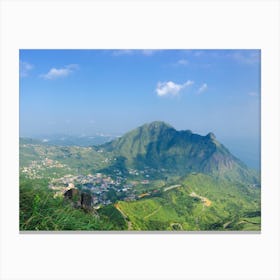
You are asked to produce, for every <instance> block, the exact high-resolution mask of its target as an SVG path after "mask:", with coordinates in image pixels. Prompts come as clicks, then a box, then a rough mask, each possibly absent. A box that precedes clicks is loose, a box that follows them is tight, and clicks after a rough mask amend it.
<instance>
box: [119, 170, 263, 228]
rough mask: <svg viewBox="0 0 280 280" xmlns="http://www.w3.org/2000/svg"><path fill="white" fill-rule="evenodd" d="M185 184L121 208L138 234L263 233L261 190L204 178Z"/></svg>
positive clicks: (193, 178) (197, 176) (198, 176)
mask: <svg viewBox="0 0 280 280" xmlns="http://www.w3.org/2000/svg"><path fill="white" fill-rule="evenodd" d="M181 183H182V186H181V187H178V188H174V189H171V190H168V191H166V192H162V195H161V197H159V198H146V199H143V200H140V201H135V202H119V204H118V206H119V208H120V209H121V210H122V211H123V212H124V213H125V215H127V217H128V218H129V220H130V221H131V222H132V227H133V229H135V230H157V229H159V228H160V229H161V230H196V231H199V230H260V214H261V213H260V189H258V188H255V187H250V186H245V185H241V184H240V183H236V184H232V183H231V182H229V181H227V180H217V179H214V178H213V177H211V176H209V175H203V174H195V175H189V176H187V177H186V178H184V179H183V180H182V181H181ZM193 193H195V194H199V196H201V197H203V198H207V199H208V200H205V201H204V202H203V201H202V200H201V199H199V198H198V197H192V196H191V194H193ZM207 202H208V204H210V205H208V206H207ZM174 225H175V226H174Z"/></svg>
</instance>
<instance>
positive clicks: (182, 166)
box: [100, 121, 259, 183]
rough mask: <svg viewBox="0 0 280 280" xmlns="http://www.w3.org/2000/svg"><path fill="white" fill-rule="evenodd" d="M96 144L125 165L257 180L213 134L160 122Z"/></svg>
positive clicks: (254, 174) (184, 173) (170, 171)
mask: <svg viewBox="0 0 280 280" xmlns="http://www.w3.org/2000/svg"><path fill="white" fill-rule="evenodd" d="M100 147H102V148H103V149H104V150H105V151H107V152H112V153H114V154H115V155H116V156H118V157H119V158H121V159H122V161H123V164H124V165H125V166H127V167H134V168H139V169H140V168H145V167H149V168H156V169H164V170H166V171H167V173H175V174H178V175H180V176H182V175H186V174H189V173H191V172H198V173H204V174H211V175H214V176H217V177H221V176H223V177H225V178H227V179H230V180H238V181H242V182H250V183H258V182H259V178H258V175H257V173H256V172H254V171H253V170H251V169H249V168H248V167H247V166H246V165H245V164H244V163H243V162H241V161H240V160H239V159H237V158H236V157H235V156H233V155H232V154H231V153H230V152H229V150H228V149H227V148H226V147H225V146H223V145H222V144H221V143H219V141H218V140H217V139H216V137H215V135H214V134H213V133H209V134H207V135H206V136H201V135H198V134H194V133H192V132H191V131H190V130H184V131H177V130H176V129H174V128H173V127H172V126H171V125H169V124H166V123H164V122H160V121H156V122H152V123H149V124H144V125H143V126H140V127H138V128H136V129H134V130H132V131H130V132H128V133H126V134H125V135H123V136H122V137H120V138H118V139H115V140H113V141H111V142H109V143H105V144H103V145H101V146H100Z"/></svg>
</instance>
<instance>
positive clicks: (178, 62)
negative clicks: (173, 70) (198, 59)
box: [176, 59, 189, 66]
mask: <svg viewBox="0 0 280 280" xmlns="http://www.w3.org/2000/svg"><path fill="white" fill-rule="evenodd" d="M188 64H189V62H188V60H186V59H180V60H178V61H177V63H176V65H183V66H185V65H188Z"/></svg>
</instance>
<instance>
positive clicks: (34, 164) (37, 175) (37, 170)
mask: <svg viewBox="0 0 280 280" xmlns="http://www.w3.org/2000/svg"><path fill="white" fill-rule="evenodd" d="M65 167H66V165H65V164H62V163H60V162H58V161H56V160H52V159H49V158H44V159H43V160H40V161H37V160H33V161H31V163H30V164H29V165H28V166H25V167H22V168H21V172H22V173H23V174H24V175H26V176H28V177H29V178H30V179H41V178H43V176H42V174H41V171H42V170H45V169H51V168H65Z"/></svg>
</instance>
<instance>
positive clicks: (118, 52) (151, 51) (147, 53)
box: [112, 49, 160, 56]
mask: <svg viewBox="0 0 280 280" xmlns="http://www.w3.org/2000/svg"><path fill="white" fill-rule="evenodd" d="M159 51H160V50H156V49H144V50H133V49H127V50H125V49H124V50H113V52H112V54H113V56H121V55H135V54H140V55H144V56H152V55H154V54H155V53H157V52H159Z"/></svg>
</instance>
